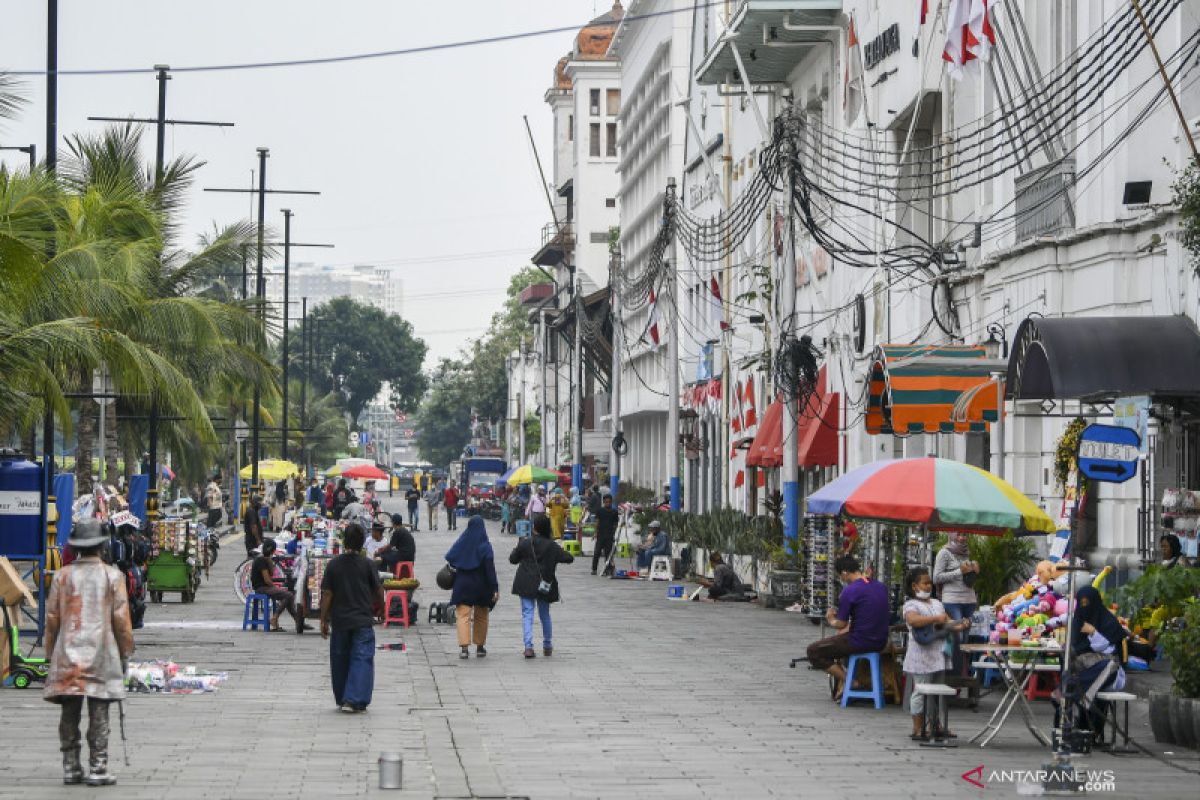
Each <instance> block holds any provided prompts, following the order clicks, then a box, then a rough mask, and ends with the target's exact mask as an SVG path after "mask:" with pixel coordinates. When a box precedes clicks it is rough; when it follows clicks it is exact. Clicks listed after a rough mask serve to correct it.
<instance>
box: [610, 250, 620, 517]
mask: <svg viewBox="0 0 1200 800" xmlns="http://www.w3.org/2000/svg"><path fill="white" fill-rule="evenodd" d="M618 258H619V256H618V255H616V254H613V255H612V256H611V257H610V259H611V260H610V267H609V274H610V277H609V279H608V286H609V292H608V297H609V303H610V305H611V307H612V319H613V326H612V378H611V379H610V380H609V382H608V387H609V409H608V412H609V433H611V434H612V437H611V439H610V440H609V441H610V442H611V443H612V455H611V456H609V464H610V465H609V469H608V489H609V491H611V492H612V498H613V508H616V507H617V487H618V486H620V484H621V454H620V453H618V452H617V448H616V441H617V437H618V436H620V435H621V347H622V343H621V338H620V337H621V316H620V315H621V307H620V302H619V301H620V288H619V285H620V276H619V275H618V274H617V273H618V270H620V268H621V264H620V261H618Z"/></svg>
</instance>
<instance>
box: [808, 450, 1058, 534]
mask: <svg viewBox="0 0 1200 800" xmlns="http://www.w3.org/2000/svg"><path fill="white" fill-rule="evenodd" d="M808 513H810V514H828V515H834V514H845V515H846V516H848V517H853V518H857V519H873V520H882V521H886V522H897V523H901V524H912V525H923V526H925V527H926V528H928V529H929V530H961V531H970V532H973V533H1003V532H1005V531H1013V532H1014V533H1017V534H1030V535H1031V534H1042V533H1054V531H1055V528H1056V526H1055V524H1054V521H1053V520H1051V519H1050V517H1048V516H1047V515H1046V512H1044V511H1042V510H1041V509H1040V508H1038V507H1037V506H1036V505H1034V504H1033V502H1032V501H1031V500H1030V499H1029V498H1027V497H1026V496H1025V495H1023V494H1021V493H1020V492H1019V491H1017V490H1016V488H1014V487H1013V486H1012V485H1011V484H1009V483H1007V482H1005V481H1004V480H1002V479H1000V478H997V477H996V476H995V475H993V474H991V473H990V472H984V471H983V470H981V469H979V468H978V467H973V466H971V465H970V464H963V463H961V462H958V461H951V460H949V459H945V458H910V459H897V460H884V461H876V462H874V463H871V464H867V465H866V466H863V467H859V468H858V469H856V470H851V471H850V472H847V473H846V474H845V475H843V476H841V477H840V478H838V479H836V480H834V481H831V482H829V483H828V484H826V485H825V486H824V487H822V488H821V489H820V490H818V491H816V492H814V493H813V494H811V495H809V497H808Z"/></svg>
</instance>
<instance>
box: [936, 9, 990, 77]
mask: <svg viewBox="0 0 1200 800" xmlns="http://www.w3.org/2000/svg"><path fill="white" fill-rule="evenodd" d="M991 2H992V0H950V6H949V9H948V11H947V16H946V48H945V50H943V51H942V58H943V59H944V60H945V61H946V62H947V63H948V64H949V67H947V72H949V73H950V77H952V78H954V79H955V80H958V81H961V80H962V79H963V75H964V74H965V73H966V72H967V70H968V69H970V70H971V71H972V72H977V71H978V69H979V63H980V62H984V61H988V60H989V59H990V58H991V54H992V48H993V47H994V46H995V44H996V31H995V29H994V28H993V27H992V20H991V8H990V7H989V6H990V5H991Z"/></svg>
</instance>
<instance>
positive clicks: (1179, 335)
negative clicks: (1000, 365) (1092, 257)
mask: <svg viewBox="0 0 1200 800" xmlns="http://www.w3.org/2000/svg"><path fill="white" fill-rule="evenodd" d="M1005 391H1006V393H1007V394H1006V396H1007V397H1009V398H1012V399H1016V400H1090V401H1108V400H1112V399H1114V398H1117V397H1125V396H1129V395H1151V396H1152V397H1159V398H1197V397H1200V332H1197V330H1196V325H1195V323H1193V322H1192V321H1191V320H1190V319H1188V318H1187V317H1067V318H1061V319H1048V318H1045V317H1031V318H1029V319H1026V320H1025V321H1024V322H1022V323H1021V327H1019V328H1018V329H1017V336H1016V339H1015V341H1014V342H1013V353H1012V358H1011V359H1009V362H1008V380H1007V387H1006V390H1005Z"/></svg>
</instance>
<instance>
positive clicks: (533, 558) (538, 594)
mask: <svg viewBox="0 0 1200 800" xmlns="http://www.w3.org/2000/svg"><path fill="white" fill-rule="evenodd" d="M550 533H551V527H550V520H548V519H546V518H545V517H541V518H540V519H538V520H537V521H535V522H534V523H533V536H530V537H529V538H528V539H522V540H521V541H520V542H518V543H517V546H516V547H514V548H513V551H512V553H510V554H509V556H508V560H509V563H511V564H516V565H517V574H516V575H515V576H514V577H513V588H512V593H513V594H515V595H517V596H518V597H520V598H521V622H522V625H523V627H524V632H525V657H526V658H533V657H534V652H533V609H534V608H535V607H536V608H537V612H538V618H539V619H540V620H541V621H542V655H544V656H546V657H549V656H550V655H552V654H553V653H554V643H553V635H552V634H553V631H552V628H551V625H550V604H551V603H557V602H558V601H559V595H558V578H557V577H555V575H554V571H555V568H556V567H557V566H558V565H559V564H570V563H571V562H572V561H574V560H575V556H573V555H571V554H570V553H568V552H567V551H565V550H563V549H562V548H561V547H559V546H558V542H555V541H554V540H553V539H551V538H550Z"/></svg>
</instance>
